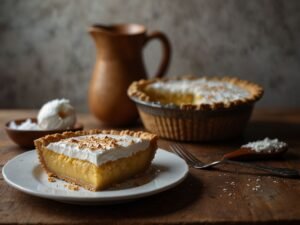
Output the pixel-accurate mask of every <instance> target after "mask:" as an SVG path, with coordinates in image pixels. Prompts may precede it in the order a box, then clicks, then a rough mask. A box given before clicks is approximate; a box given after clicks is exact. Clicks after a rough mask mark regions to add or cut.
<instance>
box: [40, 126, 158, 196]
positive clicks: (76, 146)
mask: <svg viewBox="0 0 300 225" xmlns="http://www.w3.org/2000/svg"><path fill="white" fill-rule="evenodd" d="M156 141H157V136H156V135H154V134H150V133H147V132H133V131H128V130H125V131H115V130H109V131H105V130H104V131H101V130H91V131H78V132H65V133H62V134H54V135H48V136H46V137H43V138H40V139H37V140H36V141H35V146H36V149H37V153H38V155H39V159H40V163H41V165H42V167H43V168H44V169H45V170H46V172H47V173H48V175H49V177H57V178H60V179H63V180H65V181H67V182H69V183H72V184H76V185H79V186H82V187H84V188H86V189H88V190H91V191H97V190H102V189H104V188H107V187H110V186H111V185H113V184H115V183H119V182H121V181H124V180H126V179H128V178H130V177H132V176H134V175H137V174H139V173H142V172H143V171H145V170H147V168H148V167H149V166H150V164H151V161H152V159H153V157H154V155H155V152H156V149H157V144H156Z"/></svg>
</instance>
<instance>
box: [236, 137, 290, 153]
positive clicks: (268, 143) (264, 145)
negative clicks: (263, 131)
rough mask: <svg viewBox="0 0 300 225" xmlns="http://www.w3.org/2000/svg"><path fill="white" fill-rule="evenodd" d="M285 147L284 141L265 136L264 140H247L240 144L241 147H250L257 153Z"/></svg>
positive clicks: (277, 150)
mask: <svg viewBox="0 0 300 225" xmlns="http://www.w3.org/2000/svg"><path fill="white" fill-rule="evenodd" d="M286 147H287V144H286V143H285V142H282V141H279V140H278V139H269V138H265V139H264V140H260V141H254V142H249V143H248V144H246V145H242V148H250V149H252V150H254V151H255V152H259V153H272V152H280V151H282V150H283V149H285V148H286Z"/></svg>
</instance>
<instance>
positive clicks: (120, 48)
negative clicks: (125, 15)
mask: <svg viewBox="0 0 300 225" xmlns="http://www.w3.org/2000/svg"><path fill="white" fill-rule="evenodd" d="M89 33H90V35H91V36H92V38H93V39H94V41H95V44H96V48H97V59H96V64H95V67H94V71H93V74H92V79H91V81H90V86H89V108H90V111H91V112H92V113H93V114H94V115H95V116H96V117H97V118H98V119H99V120H100V121H101V122H102V123H103V124H106V125H113V126H120V125H128V124H130V123H131V122H133V121H135V120H136V118H137V117H138V113H137V109H136V107H135V105H134V103H132V102H131V101H130V100H129V98H128V96H127V88H128V86H129V85H130V84H131V83H132V82H133V81H136V80H140V79H146V78H147V74H146V70H145V66H144V62H143V49H144V47H145V45H146V44H147V43H148V42H149V41H150V40H153V39H157V40H159V41H161V43H162V47H163V54H162V61H161V64H160V66H159V69H158V72H157V74H156V75H155V77H162V76H163V75H164V74H165V72H166V70H167V68H168V65H169V60H170V53H171V47H170V43H169V41H168V38H167V37H166V35H164V34H163V33H162V32H159V31H154V32H151V33H148V32H147V30H146V28H145V27H144V26H142V25H137V24H122V25H112V26H103V25H94V26H91V27H90V28H89Z"/></svg>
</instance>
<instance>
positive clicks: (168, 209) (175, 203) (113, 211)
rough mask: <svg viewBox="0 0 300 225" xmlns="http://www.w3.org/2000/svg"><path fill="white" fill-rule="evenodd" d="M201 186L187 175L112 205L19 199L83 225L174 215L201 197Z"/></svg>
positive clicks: (36, 208)
mask: <svg viewBox="0 0 300 225" xmlns="http://www.w3.org/2000/svg"><path fill="white" fill-rule="evenodd" d="M201 187H202V184H201V181H200V180H199V179H198V178H197V177H195V176H193V175H192V174H188V176H187V177H186V179H185V180H184V181H183V182H182V183H181V184H179V185H178V186H176V187H174V188H172V189H170V190H167V191H164V192H162V193H159V194H156V195H152V196H149V197H145V198H141V199H139V200H134V201H131V202H127V203H121V204H116V205H97V206H82V205H71V204H65V203H60V202H55V201H51V200H46V199H40V198H35V197H32V196H27V195H24V196H23V197H24V198H31V200H30V201H31V203H32V207H33V208H35V210H38V211H40V213H42V214H44V213H46V214H47V215H49V216H50V215H55V217H61V218H72V221H76V220H78V221H83V222H84V221H85V220H87V219H88V220H95V219H101V220H102V221H103V220H105V219H107V220H115V221H118V220H120V219H141V218H151V217H157V216H162V215H166V214H169V213H173V212H176V211H178V210H180V209H183V208H185V207H187V206H189V205H191V204H192V203H193V202H195V201H197V200H198V199H199V198H200V195H201V189H202V188H201ZM41 205H42V206H41ZM45 205H47V207H45ZM50 217H51V216H50Z"/></svg>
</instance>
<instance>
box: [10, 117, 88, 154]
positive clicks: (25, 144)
mask: <svg viewBox="0 0 300 225" xmlns="http://www.w3.org/2000/svg"><path fill="white" fill-rule="evenodd" d="M27 119H28V118H26V119H18V120H12V121H14V122H15V123H16V124H21V123H22V122H24V121H25V120H27ZM29 119H31V120H32V121H34V122H36V118H29ZM12 121H8V122H7V123H6V124H5V131H6V133H7V134H8V136H9V137H10V139H11V140H12V141H13V142H15V143H16V144H17V145H19V146H20V147H22V148H33V147H34V143H33V142H34V140H35V139H38V138H40V137H43V136H46V135H48V134H55V133H63V132H65V131H79V130H83V125H82V124H80V123H76V124H75V126H74V128H72V129H63V130H17V129H12V128H10V127H9V124H10V122H12Z"/></svg>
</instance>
